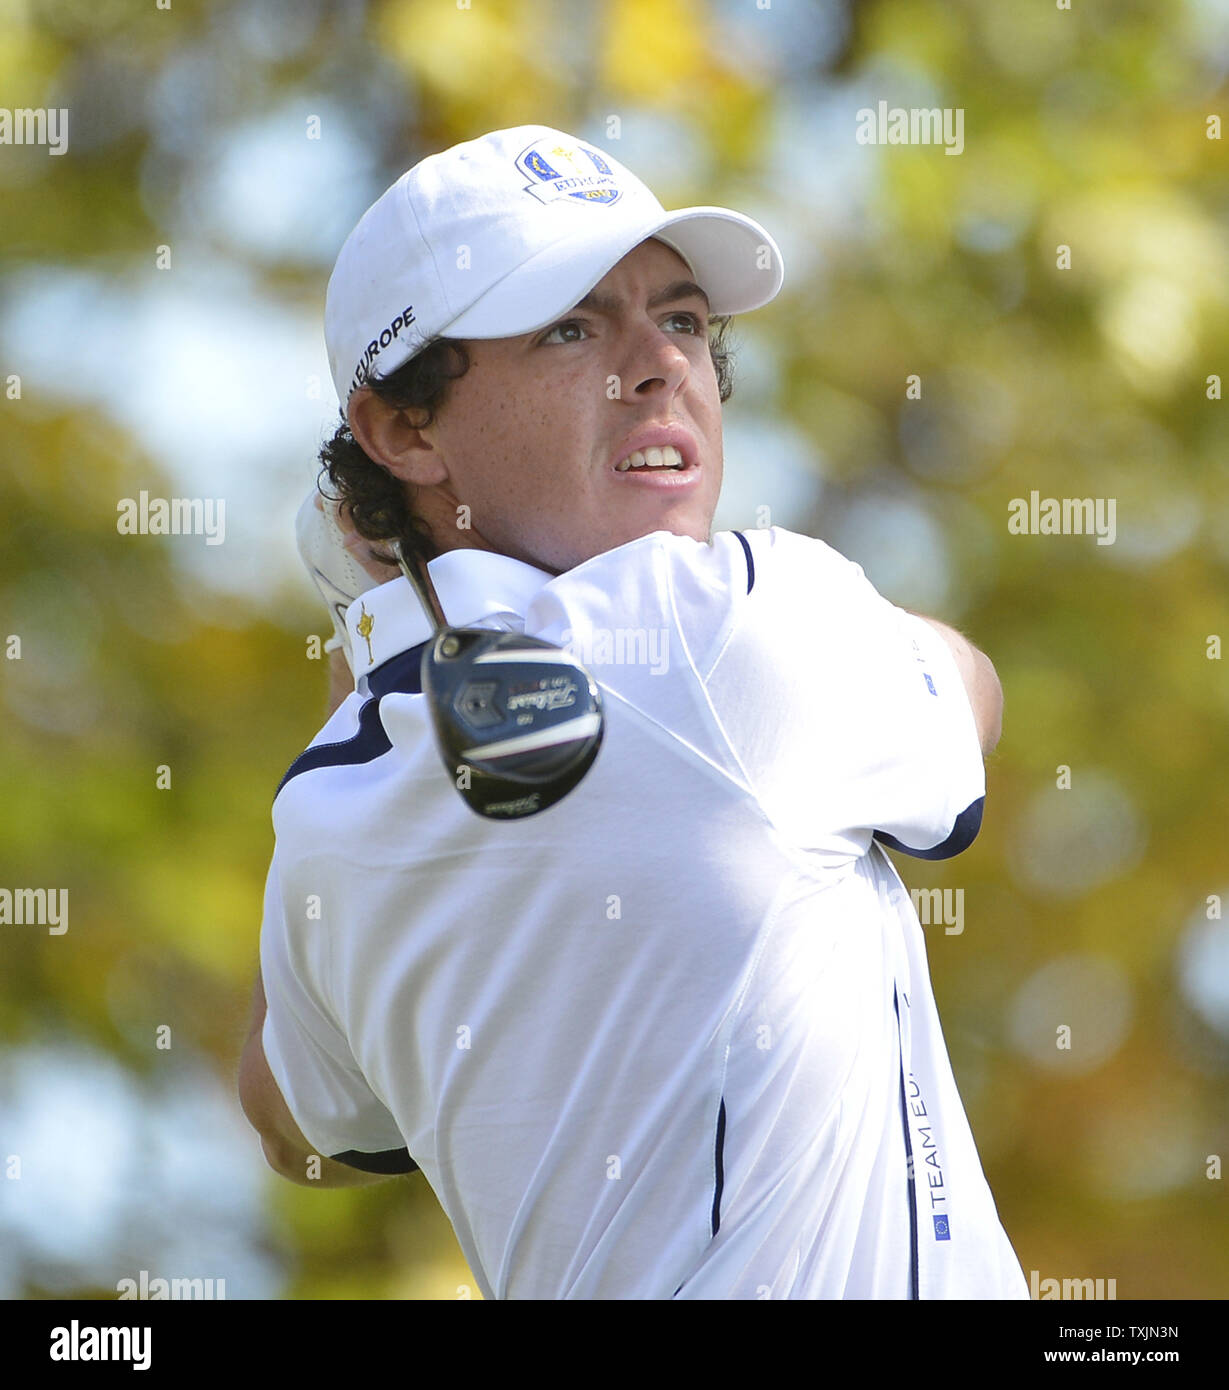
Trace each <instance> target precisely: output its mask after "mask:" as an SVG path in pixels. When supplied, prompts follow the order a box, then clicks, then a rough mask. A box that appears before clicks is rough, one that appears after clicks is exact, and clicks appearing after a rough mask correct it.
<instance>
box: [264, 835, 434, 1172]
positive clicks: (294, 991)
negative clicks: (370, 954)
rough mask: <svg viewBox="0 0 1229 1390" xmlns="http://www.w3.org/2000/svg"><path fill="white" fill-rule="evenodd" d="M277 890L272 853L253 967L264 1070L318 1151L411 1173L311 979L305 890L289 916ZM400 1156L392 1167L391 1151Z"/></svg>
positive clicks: (401, 1145) (387, 1118) (314, 965)
mask: <svg viewBox="0 0 1229 1390" xmlns="http://www.w3.org/2000/svg"><path fill="white" fill-rule="evenodd" d="M287 909H288V900H287V899H286V898H285V897H284V896H283V892H282V887H281V875H280V873H279V865H278V857H277V854H276V852H275V853H274V857H273V863H272V864H271V866H270V869H269V876H268V881H267V884H266V888H265V909H264V922H263V925H262V927H261V934H260V969H261V977H262V980H263V984H264V991H265V1002H266V1011H265V1022H264V1029H263V1032H262V1035H261V1038H262V1042H263V1044H264V1052H265V1059H266V1061H267V1062H268V1065H269V1071H270V1073H271V1074H272V1076H273V1079H274V1080H275V1081H276V1082H277V1085H278V1089H279V1090H280V1091H281V1093H282V1096H283V1098H284V1099H285V1101H286V1105H287V1108H288V1109H289V1110H290V1113H291V1115H292V1116H293V1117H294V1120H295V1123H296V1124H297V1125H298V1126H299V1128H300V1130H302V1132H303V1137H304V1138H305V1139H306V1140H307V1141H308V1143H310V1144H311V1145H312V1146H313V1148H315V1149H316V1151H317V1152H318V1153H320V1154H321V1155H322V1156H325V1157H328V1158H335V1159H338V1160H339V1161H341V1162H345V1163H348V1164H349V1165H350V1166H351V1167H355V1168H362V1169H364V1170H365V1171H369V1172H394V1173H395V1172H412V1171H413V1170H414V1168H415V1167H416V1165H415V1164H414V1163H413V1162H412V1160H410V1159H409V1155H408V1152H407V1151H406V1147H405V1140H404V1138H403V1137H402V1136H401V1133H400V1131H399V1130H398V1129H397V1125H396V1122H395V1120H394V1119H393V1116H392V1115H391V1114H390V1113H389V1111H388V1110H387V1109H386V1108H385V1106H384V1104H383V1103H382V1102H381V1101H380V1100H379V1098H378V1097H377V1096H376V1095H374V1094H373V1092H372V1090H371V1088H370V1086H369V1085H368V1084H367V1081H366V1079H365V1078H364V1076H363V1073H362V1071H361V1070H360V1069H359V1066H358V1063H357V1062H356V1061H355V1059H354V1055H353V1053H352V1052H351V1049H350V1046H349V1044H348V1043H347V1041H346V1038H345V1036H344V1034H343V1033H342V1032H341V1030H340V1029H339V1028H338V1027H337V1025H336V1023H335V1022H334V1021H333V1019H332V1018H331V1017H330V1013H329V1011H328V1009H327V1008H326V1007H325V1006H324V1003H323V1001H322V999H321V995H320V992H319V990H318V988H317V987H316V985H315V984H314V981H313V976H315V975H316V974H317V971H318V968H319V962H318V961H313V960H312V955H313V949H314V950H317V951H318V950H319V949H320V946H321V943H320V941H319V940H318V938H315V939H314V938H313V936H312V934H311V932H310V930H309V929H310V928H312V927H314V926H319V925H320V924H319V923H317V922H313V921H309V920H305V919H306V913H307V898H306V895H304V896H303V897H301V898H300V899H299V907H298V912H297V913H296V914H295V915H294V917H298V918H299V919H300V920H298V921H296V920H294V917H292V915H291V914H290V913H289V912H288V910H287ZM398 1153H399V1154H401V1155H404V1158H403V1159H402V1161H401V1164H400V1165H399V1166H390V1165H395V1164H396V1158H395V1155H397V1154H398Z"/></svg>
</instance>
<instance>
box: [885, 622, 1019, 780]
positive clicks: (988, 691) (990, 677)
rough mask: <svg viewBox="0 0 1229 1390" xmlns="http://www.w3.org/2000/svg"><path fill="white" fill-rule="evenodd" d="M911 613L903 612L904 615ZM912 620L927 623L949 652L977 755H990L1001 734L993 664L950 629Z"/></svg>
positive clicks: (1000, 693) (998, 687)
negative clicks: (960, 683) (974, 729)
mask: <svg viewBox="0 0 1229 1390" xmlns="http://www.w3.org/2000/svg"><path fill="white" fill-rule="evenodd" d="M911 611H912V610H910V609H905V612H907V613H909V612H911ZM912 616H913V617H915V618H921V620H922V621H923V622H924V623H929V624H930V626H931V627H933V628H934V630H935V631H936V632H937V633H938V634H939V636H940V637H942V638H943V640H944V641H945V642H946V643H947V645H948V647H949V648H950V649H951V653H952V656H953V657H954V658H955V660H956V668H957V670H959V672H960V678H961V680H963V681H964V688H965V690H966V691H967V692H968V696H969V703H970V704H971V705H972V706H973V719H974V721H975V723H976V725H977V737H978V739H979V740H980V742H981V751H982V753H983V755H984V754H986V753H993V752H994V750H995V748H996V747H997V746H998V741H999V739H1000V737H1001V736H1002V733H1003V687H1002V686H1001V685H1000V684H999V677H998V672H997V671H995V669H994V664H993V663H992V662H991V660H990V658H989V657H988V656H987V655H986V654H985V653H984V652H979V651H978V650H977V648H976V647H975V646H974V645H973V644H972V643H971V642H970V641H969V640H968V639H967V638H966V637H962V636H961V634H960V633H959V632H957V631H956V629H955V628H954V627H948V626H947V624H946V623H941V622H939V620H938V619H937V618H928V617H927V616H926V615H925V614H924V613H913V614H912Z"/></svg>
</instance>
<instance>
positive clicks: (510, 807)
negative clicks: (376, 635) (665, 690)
mask: <svg viewBox="0 0 1229 1390" xmlns="http://www.w3.org/2000/svg"><path fill="white" fill-rule="evenodd" d="M393 551H394V553H395V554H396V557H397V563H398V564H399V565H400V567H401V572H402V573H403V574H404V575H405V577H406V579H408V580H409V581H410V585H411V587H412V588H413V590H414V592H415V593H416V594H417V595H418V600H419V602H420V603H421V604H422V606H423V609H424V611H425V612H426V613H427V615H428V617H429V618H430V619H431V621H432V623H433V624H434V626H435V635H434V636H433V637H432V639H431V641H430V642H429V643H428V644H427V646H426V648H425V650H424V651H423V656H422V668H421V672H422V690H423V694H424V695H426V697H427V707H428V708H429V709H430V711H431V722H432V724H433V725H434V726H435V739H436V743H437V745H438V747H439V750H440V756H441V757H442V758H443V760H444V766H445V768H446V769H447V770H448V775H449V776H450V777H451V778H452V779H453V782H454V784H455V786H456V788H457V791H458V792H460V794H461V797H462V799H463V800H464V801H465V803H466V804H467V805H468V806H469V807H470V809H471V810H473V811H475V812H477V814H478V815H480V816H486V817H487V818H488V819H490V820H519V819H521V818H522V817H524V816H532V815H536V814H537V813H538V812H539V811H545V810H546V808H547V807H548V806H553V805H554V804H555V802H556V801H558V800H560V798H561V797H564V796H566V795H567V794H568V792H570V791H571V790H572V788H573V787H574V786H575V785H576V784H577V782H579V781H580V779H581V778H582V777H583V776H584V775H585V773H586V772H588V771H589V768H590V767H592V765H593V760H594V758H596V757H597V750H598V749H599V748H600V747H601V745H602V732H603V729H604V727H605V718H604V715H603V712H602V697H601V694H600V693H599V691H598V687H597V682H596V681H595V680H594V679H593V677H592V676H591V675H590V674H589V672H588V671H586V670H585V668H584V667H583V666H582V665H580V663H579V662H577V661H574V660H573V659H572V658H571V657H570V656H569V655H568V653H567V652H565V651H564V650H563V649H562V648H561V647H556V646H554V645H552V644H551V643H550V642H544V641H542V640H541V639H540V638H537V637H526V636H524V635H523V634H520V633H514V632H496V631H492V630H490V629H487V628H476V627H449V626H448V622H447V619H446V618H445V616H444V610H443V608H442V607H441V606H440V601H439V596H438V595H437V594H436V592H435V586H434V585H433V584H432V583H431V574H430V571H429V570H428V569H427V567H426V565H425V564H422V565H421V566H420V567H415V568H411V566H410V565H409V564H408V563H407V562H406V559H405V556H404V555H403V553H402V550H401V546H400V544H399V543H398V544H394V546H393Z"/></svg>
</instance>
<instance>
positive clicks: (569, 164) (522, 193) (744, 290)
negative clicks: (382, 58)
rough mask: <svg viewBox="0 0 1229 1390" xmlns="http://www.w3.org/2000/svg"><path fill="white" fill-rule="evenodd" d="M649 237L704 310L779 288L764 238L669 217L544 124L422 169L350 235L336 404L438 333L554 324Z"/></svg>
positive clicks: (745, 303) (335, 364) (605, 162)
mask: <svg viewBox="0 0 1229 1390" xmlns="http://www.w3.org/2000/svg"><path fill="white" fill-rule="evenodd" d="M647 237H657V239H658V240H660V241H663V242H665V243H666V245H667V246H669V247H671V248H672V249H673V250H675V251H677V252H678V254H679V255H680V256H681V257H682V258H683V260H684V261H686V262H687V264H688V266H689V267H690V269H691V273H692V276H693V277H694V279H695V281H696V283H697V284H698V285H699V286H700V288H701V289H702V290H704V292H705V293H706V294H707V295H708V297H709V303H710V307H711V311H712V312H713V313H714V314H737V313H746V312H747V311H748V310H750V309H758V308H759V307H760V306H761V305H763V304H767V303H768V301H769V300H770V299H772V298H773V297H774V296H775V295H776V293H777V291H778V290H779V289H780V288H781V282H782V280H783V278H784V267H783V265H782V261H781V252H780V250H779V248H778V247H777V244H776V242H775V241H773V239H772V237H770V236H769V235H768V233H767V232H766V231H765V230H764V228H763V227H761V226H760V225H759V223H758V222H755V221H753V220H752V219H751V218H750V217H746V216H744V215H743V214H742V213H739V212H731V211H730V210H729V209H727V208H717V207H694V208H682V209H680V210H678V211H675V212H667V211H666V210H665V209H664V208H663V207H662V205H661V204H660V203H659V202H658V201H657V199H656V198H655V197H654V196H653V194H652V193H651V192H650V191H649V189H648V188H647V187H646V186H645V185H644V184H643V183H641V181H640V180H639V179H638V178H637V177H636V176H635V174H633V173H632V172H631V171H630V170H629V169H626V168H624V166H623V165H622V164H620V163H619V162H618V160H616V159H614V158H612V157H611V156H610V155H608V154H604V153H603V152H602V151H600V150H597V149H595V148H594V147H593V146H592V145H590V144H588V143H586V142H585V141H583V140H578V139H577V138H576V137H575V136H573V135H566V134H564V133H563V132H562V131H559V130H552V129H551V127H550V126H542V125H524V126H514V127H512V128H511V129H509V130H496V131H492V132H491V133H490V134H489V135H484V136H482V137H481V138H480V139H477V140H469V141H466V142H465V143H463V144H460V145H454V146H453V147H452V148H451V149H448V150H444V151H443V152H442V153H440V154H434V155H430V156H429V157H428V158H426V159H423V160H421V161H420V162H419V163H418V164H416V165H415V166H414V167H413V168H412V169H410V170H409V171H408V172H407V173H405V174H402V176H401V177H400V178H399V179H398V180H397V182H396V183H395V184H393V186H392V187H391V188H389V189H388V190H387V191H386V192H385V193H383V194H382V195H381V196H380V197H379V198H378V199H377V200H376V201H375V202H374V203H373V204H372V205H371V207H370V208H368V209H367V211H366V212H365V213H364V214H363V217H362V219H361V220H360V221H359V224H358V226H357V227H355V229H354V230H353V231H352V232H351V233H350V235H349V236H348V237H347V238H346V241H345V244H344V245H343V246H342V248H341V253H340V255H339V256H338V257H337V264H336V265H335V266H334V268H333V274H332V276H331V277H330V279H329V287H328V293H327V295H326V297H325V307H324V336H325V341H326V343H327V346H328V353H329V367H330V369H331V371H332V373H333V382H334V385H335V386H336V387H337V395H338V399H339V400H340V401H341V402H342V404H343V406H345V405H348V404H349V400H350V396H351V394H352V393H353V392H354V391H355V390H356V389H357V388H358V387H359V386H361V385H362V384H363V383H364V382H365V381H366V380H367V378H368V376H377V377H378V376H387V375H388V374H389V373H390V372H392V371H393V370H395V369H396V368H397V367H400V366H401V365H402V364H403V363H405V362H407V361H408V360H409V359H410V358H411V357H413V356H414V354H415V353H416V352H418V351H420V350H421V349H422V348H423V347H425V346H426V344H427V343H428V342H429V341H430V340H431V339H432V338H435V337H438V336H441V335H446V336H448V337H451V338H511V337H516V336H517V335H519V334H521V333H531V332H533V330H534V329H537V328H544V327H546V326H547V325H548V324H549V323H550V322H551V321H552V320H553V319H556V318H558V316H559V315H560V314H563V313H566V312H567V310H569V309H571V308H572V307H573V306H574V305H575V304H576V303H577V301H578V300H580V299H582V298H583V297H584V296H585V295H586V294H588V292H589V291H590V290H591V289H592V288H593V287H594V285H596V284H597V282H598V281H599V280H600V279H602V277H603V276H604V275H605V274H606V273H607V272H608V271H609V270H611V269H612V268H613V267H614V266H615V265H617V264H618V262H619V261H620V260H622V259H623V257H624V256H625V255H627V253H628V252H629V251H631V250H632V249H633V248H634V247H636V246H638V245H639V244H640V243H641V242H642V241H644V240H645V239H646V238H647Z"/></svg>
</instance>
